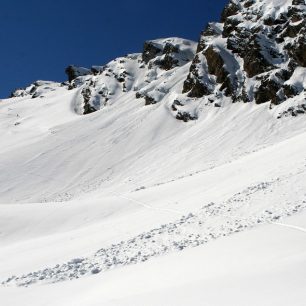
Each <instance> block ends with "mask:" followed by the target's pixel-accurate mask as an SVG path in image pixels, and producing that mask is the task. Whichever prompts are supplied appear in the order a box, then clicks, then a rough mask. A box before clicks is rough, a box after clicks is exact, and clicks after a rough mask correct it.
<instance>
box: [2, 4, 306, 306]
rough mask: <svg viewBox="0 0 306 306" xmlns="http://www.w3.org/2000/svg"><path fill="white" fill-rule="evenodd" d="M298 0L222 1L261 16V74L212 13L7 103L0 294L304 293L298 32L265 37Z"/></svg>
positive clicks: (105, 300) (305, 167) (298, 302)
mask: <svg viewBox="0 0 306 306" xmlns="http://www.w3.org/2000/svg"><path fill="white" fill-rule="evenodd" d="M295 3H296V4H292V1H288V0H273V1H255V2H252V1H249V2H246V3H244V1H236V0H234V1H232V7H229V8H228V10H227V11H226V13H227V14H228V16H227V18H228V20H229V21H230V20H232V21H233V24H230V23H229V24H228V23H227V24H226V26H227V27H228V26H229V25H232V26H238V25H239V22H240V21H241V20H242V18H245V20H244V21H243V22H242V23H241V27H242V26H243V27H244V29H247V31H246V32H248V30H251V29H254V27H253V26H254V24H256V25H260V24H259V23H260V22H261V23H262V29H263V32H262V35H261V36H260V37H259V38H258V45H257V47H258V48H259V50H261V49H260V48H261V47H262V46H265V44H267V46H265V48H264V50H263V51H262V50H261V51H262V53H258V54H257V56H258V57H259V58H261V59H262V63H263V65H264V64H265V62H264V59H265V58H266V59H267V58H268V59H270V60H271V61H270V62H273V65H274V64H275V66H274V67H270V66H267V67H264V68H265V69H266V70H264V72H260V73H258V74H257V75H256V74H255V75H254V76H252V73H251V74H250V75H249V77H247V78H246V76H245V74H246V71H244V70H243V69H244V64H245V63H244V62H243V60H244V59H243V58H242V57H240V56H239V55H237V54H236V53H235V52H232V51H230V49H229V48H228V46H229V44H228V42H229V40H228V39H226V38H225V37H223V36H222V35H223V34H224V33H223V32H222V31H224V29H226V27H225V23H214V24H209V26H208V28H207V29H206V31H204V32H203V33H202V38H201V40H200V43H199V45H198V48H197V44H196V43H195V42H192V41H189V40H186V39H180V38H166V39H157V40H153V41H148V42H146V43H145V47H144V51H143V53H142V54H141V53H135V54H129V55H127V56H125V57H121V58H117V59H115V60H113V61H111V62H110V63H108V64H106V65H105V66H93V67H92V68H91V69H87V68H82V67H75V66H69V67H68V68H67V70H66V72H67V71H68V72H67V74H68V78H69V82H63V83H56V82H49V81H37V82H35V83H33V84H31V85H30V86H28V87H27V88H25V89H18V90H16V91H15V92H14V93H13V94H12V97H11V98H9V99H4V100H1V101H0V135H1V136H0V137H1V138H0V140H1V146H0V305H1V306H2V305H3V306H17V305H18V306H20V305H24V306H69V305H71V306H98V305H103V306H104V305H105V306H111V305H112V306H120V305H122V306H123V305H124V306H137V305H139V306H161V305H165V306H172V305H175V306H179V305H182V306H183V305H184V306H185V305H205V306H224V305H226V306H245V305H248V306H259V305H260V306H288V305H292V306H305V305H306V290H305V288H306V141H305V139H306V120H305V118H306V96H305V92H306V91H305V90H306V68H305V67H304V66H303V63H302V60H303V54H302V56H301V57H300V58H299V57H298V56H299V55H300V54H299V53H297V54H295V53H294V52H295V51H296V50H294V48H293V47H292V48H293V49H292V48H291V49H292V50H291V51H290V52H291V53H292V52H293V53H292V54H293V55H292V54H291V56H295V59H296V60H299V61H300V63H302V64H300V65H298V64H297V63H292V62H290V63H289V61H290V58H289V55H288V54H289V53H288V52H289V51H288V52H287V51H286V52H287V53H286V52H285V51H284V50H285V49H284V48H283V46H284V44H285V43H287V42H288V41H291V40H292V41H295V39H297V38H298V39H299V44H301V46H302V43H303V41H302V38H303V37H302V36H301V35H300V36H299V37H291V36H292V33H293V32H291V31H297V29H296V28H295V26H299V24H295V25H294V27H293V29H291V30H290V31H289V34H290V35H291V36H290V35H289V34H288V33H287V34H288V35H289V36H290V38H288V37H287V38H286V37H285V38H286V41H284V42H283V45H282V44H279V45H278V46H274V45H273V46H272V47H273V48H272V49H271V48H270V47H271V46H268V42H267V41H266V39H267V37H270V38H271V37H272V38H271V39H272V40H273V35H274V34H273V31H272V30H275V28H273V27H274V26H275V25H274V24H273V22H274V21H275V20H277V23H279V24H281V25H282V26H284V25H286V24H287V23H284V22H283V20H282V18H283V17H284V12H287V11H288V7H289V6H291V5H293V6H294V8H295V10H293V11H292V12H291V13H292V14H293V17H292V18H293V20H298V19H299V18H302V17H301V16H304V15H303V14H304V12H305V11H304V8H305V5H304V4H302V3H301V1H295ZM242 4H243V6H242ZM237 7H238V8H239V9H240V10H242V12H243V14H240V13H237V12H239V9H238V11H237V12H236V13H237V14H236V15H235V13H233V11H232V10H234V11H235V9H237ZM232 13H233V14H234V15H232ZM256 14H258V16H259V17H260V18H261V19H260V18H259V19H258V18H256V16H257V15H256ZM294 14H295V15H294ZM233 16H234V17H233ZM258 16H257V17H258ZM264 17H265V18H266V17H267V18H266V19H265V21H263V18H264ZM268 17H271V18H272V17H273V18H274V19H273V18H272V19H271V18H270V19H269V18H268ZM277 18H279V19H277ZM288 18H289V17H288ZM290 18H291V17H290ZM252 20H253V21H252ZM258 20H259V21H258ZM273 20H274V21H273ZM301 20H303V19H301ZM251 21H252V22H251ZM235 22H238V23H237V24H236V23H235ZM275 22H276V21H275ZM257 23H258V24H257ZM288 24H289V23H288ZM288 24H287V25H288ZM248 27H249V28H248ZM284 27H285V26H284ZM276 28H278V31H281V30H280V27H276ZM237 29H238V28H237ZM237 29H236V30H237ZM286 30H287V29H285V28H284V30H282V31H283V32H284V33H286ZM265 31H267V32H266V33H270V34H271V33H272V34H273V35H272V34H271V35H272V36H271V35H270V34H269V35H266V36H264V33H265ZM299 31H300V29H299ZM301 31H302V30H301ZM233 32H235V31H233ZM222 33H223V34H222ZM235 33H236V34H237V33H239V30H237V31H236V32H235ZM250 33H251V32H248V35H249V34H250ZM256 33H257V32H256V31H255V34H256ZM284 33H283V34H284ZM240 34H241V33H240ZM242 34H243V33H242ZM242 34H241V35H242ZM244 34H245V33H244ZM244 34H243V35H244ZM255 34H254V35H255ZM287 34H286V35H287ZM278 35H281V33H278ZM284 35H285V34H284ZM293 36H294V35H293ZM250 37H251V36H250ZM236 38H237V37H236ZM238 38H239V37H238ZM251 38H252V37H251ZM251 38H250V39H251ZM278 38H279V39H280V37H278ZM237 42H238V43H241V41H240V40H239V39H238V40H237ZM242 42H243V40H242ZM270 43H271V41H270ZM206 44H207V45H206ZM242 45H243V43H242ZM199 47H201V48H203V50H204V51H203V50H200V49H201V48H199ZM210 47H212V48H210ZM231 47H233V45H232V46H231ZM287 47H288V45H287ZM269 48H270V49H269ZM277 48H278V51H279V53H278V54H277V56H276V53H275V52H276V51H275V50H276V49H277ZM301 48H302V47H301ZM287 49H288V48H287ZM199 50H200V51H199ZM271 50H272V51H273V50H274V51H275V52H274V51H273V52H274V53H273V52H272V51H271ZM196 52H197V53H196ZM203 52H204V53H203ZM269 52H270V53H269ZM284 52H285V53H284ZM205 53H206V55H205ZM283 53H284V54H285V55H284V54H283ZM251 55H254V54H251ZM255 55H256V52H255ZM207 58H211V61H212V62H215V64H216V65H218V66H219V67H218V69H216V71H214V69H212V67H211V66H210V65H209V64H210V63H208V60H207ZM250 58H252V60H254V57H250ZM280 59H281V62H280V63H278V61H280ZM255 63H256V56H255ZM289 64H290V65H289ZM287 66H288V67H289V66H291V68H290V67H289V68H290V69H292V70H290V69H289V68H288V67H287ZM292 67H293V68H292ZM213 68H214V67H213ZM253 68H254V67H253ZM255 68H256V67H255ZM287 68H288V69H289V70H290V71H291V74H290V71H289V70H288V71H287V70H286V69H287ZM224 69H225V70H226V69H227V70H229V72H230V73H229V74H226V73H225V75H223V76H222V75H221V76H220V75H219V79H220V78H221V79H222V82H223V85H222V84H221V83H222V82H221V83H220V82H219V81H218V76H217V74H218V73H221V74H222V73H224V72H226V71H225V70H224ZM269 69H270V70H269ZM277 69H283V70H277ZM209 71H210V72H209ZM271 71H272V72H271ZM251 72H252V71H251ZM212 73H215V75H213V74H212ZM286 75H287V79H286V80H285V79H284V78H285V77H286ZM275 80H278V81H277V82H280V83H277V82H274V81H275ZM200 81H203V82H204V83H203V84H202V85H201V83H199V82H200ZM231 82H232V83H233V84H234V85H235V86H236V87H237V88H236V89H235V90H234V92H233V93H232V96H231V94H229V93H228V94H226V88H227V90H230V89H231V88H230V86H229V84H231ZM273 82H274V83H273ZM233 84H232V85H233ZM204 85H205V86H204ZM225 85H226V86H227V87H224V86H225ZM259 85H260V86H263V87H264V86H267V88H261V89H260V86H259ZM188 86H189V87H190V88H189V87H188ZM201 86H202V87H201ZM203 86H204V87H203ZM277 86H279V87H277ZM184 87H185V88H186V87H187V89H188V90H186V91H185V92H184V90H183V88H184ZM269 88H272V90H276V89H277V95H278V98H279V100H277V99H276V100H275V101H274V102H273V103H272V102H271V101H270V100H269V99H270V98H269V97H270V96H269V94H271V93H270V92H269ZM256 90H262V92H261V94H262V95H263V98H264V99H265V98H267V97H268V101H269V102H266V101H261V102H260V103H261V104H260V103H259V102H258V101H260V99H259V100H256V101H255V100H254V93H255V94H256V93H257V91H256ZM267 92H268V93H267ZM240 94H241V96H240V98H243V97H244V98H245V95H247V96H248V99H246V100H243V99H242V100H241V99H240V100H239V99H236V100H235V99H234V97H236V98H237V97H238V96H237V95H240ZM233 95H234V96H233ZM235 95H236V96H235ZM275 97H276V93H275V95H274V97H272V98H275ZM257 98H258V97H257ZM264 99H263V100H264ZM242 101H244V102H242ZM233 102H236V103H233ZM255 102H256V103H255ZM270 102H271V103H270Z"/></svg>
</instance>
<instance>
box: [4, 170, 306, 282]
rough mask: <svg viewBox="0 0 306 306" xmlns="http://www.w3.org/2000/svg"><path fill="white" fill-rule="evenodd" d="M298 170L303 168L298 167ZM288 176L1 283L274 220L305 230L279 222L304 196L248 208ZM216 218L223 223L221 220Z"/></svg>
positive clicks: (67, 272) (95, 265)
mask: <svg viewBox="0 0 306 306" xmlns="http://www.w3.org/2000/svg"><path fill="white" fill-rule="evenodd" d="M298 173H302V172H301V171H298ZM287 179H288V177H283V178H278V179H275V180H273V181H270V182H262V183H259V184H257V185H253V186H250V187H248V188H246V189H245V190H243V191H242V192H239V193H237V194H235V195H234V196H232V197H231V198H229V199H228V200H226V201H224V202H222V203H219V204H218V203H213V202H212V203H209V204H207V205H204V206H203V207H202V208H201V209H200V210H199V211H197V212H195V213H189V214H188V215H187V216H182V217H181V218H180V219H178V220H176V221H174V222H171V223H168V224H164V225H161V226H160V227H157V228H154V229H152V230H150V231H148V232H144V233H141V234H139V235H137V236H135V237H134V238H132V239H129V240H126V241H121V242H119V243H116V244H112V245H111V246H109V247H107V248H103V249H100V250H98V251H97V252H96V253H94V254H93V255H92V256H89V257H86V258H74V259H71V260H70V261H69V262H66V263H63V264H57V265H55V266H54V267H48V268H45V269H42V270H39V271H34V272H31V273H28V274H24V275H21V276H11V277H9V278H8V279H6V280H4V281H2V283H1V284H2V285H4V286H8V285H17V286H29V285H32V284H36V283H55V282H59V281H66V280H73V279H77V278H80V277H82V276H88V275H92V274H97V273H100V272H104V271H107V270H109V269H113V268H115V267H120V266H125V265H130V264H136V263H140V262H145V261H147V260H148V259H150V258H153V257H156V256H160V255H165V254H167V253H169V252H173V251H182V250H184V249H186V248H190V247H197V246H200V245H203V244H205V243H208V242H209V241H212V240H215V239H217V238H220V237H225V236H229V235H231V234H234V233H238V232H242V231H245V230H248V229H251V228H253V227H255V226H258V225H262V224H271V223H272V224H275V225H278V226H285V227H289V228H293V229H296V230H300V231H303V232H306V230H305V229H303V228H299V227H296V226H291V225H287V224H283V223H279V222H278V221H279V220H280V219H281V218H282V217H288V216H291V215H293V214H296V213H298V212H300V211H302V210H304V209H305V208H306V196H305V195H304V198H303V200H296V201H295V202H291V203H288V202H287V201H284V203H279V204H278V205H277V206H276V205H274V206H271V207H268V209H267V206H264V208H263V207H261V209H258V211H256V212H255V213H254V211H253V212H252V211H251V210H250V212H248V205H249V203H250V202H251V201H252V200H253V199H254V198H256V197H257V196H258V195H259V197H260V196H264V198H266V197H267V196H269V194H273V193H272V190H273V189H274V187H275V185H277V184H279V183H280V182H282V181H286V180H287ZM118 196H119V197H122V198H124V199H126V200H129V201H133V202H134V203H136V204H138V205H141V206H143V207H145V208H147V209H158V208H154V207H151V206H150V205H148V204H146V203H143V202H140V201H137V200H133V199H131V198H129V197H127V196H123V195H118ZM259 202H260V201H259ZM158 210H162V211H165V212H171V213H175V214H178V213H179V211H176V210H170V209H158ZM241 210H242V212H241ZM220 219H222V220H223V222H220ZM218 221H219V222H218Z"/></svg>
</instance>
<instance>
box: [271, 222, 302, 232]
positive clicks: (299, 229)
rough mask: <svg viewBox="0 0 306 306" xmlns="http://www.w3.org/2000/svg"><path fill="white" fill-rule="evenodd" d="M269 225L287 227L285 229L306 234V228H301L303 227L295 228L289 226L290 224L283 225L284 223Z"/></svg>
mask: <svg viewBox="0 0 306 306" xmlns="http://www.w3.org/2000/svg"><path fill="white" fill-rule="evenodd" d="M271 224H274V225H278V226H283V227H287V228H290V229H294V230H297V231H300V232H303V233H306V228H303V227H300V226H295V225H290V224H285V223H279V222H271Z"/></svg>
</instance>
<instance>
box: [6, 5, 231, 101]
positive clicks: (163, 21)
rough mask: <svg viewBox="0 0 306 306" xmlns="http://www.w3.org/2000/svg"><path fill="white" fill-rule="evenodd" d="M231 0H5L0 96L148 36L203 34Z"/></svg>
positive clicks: (103, 59)
mask: <svg viewBox="0 0 306 306" xmlns="http://www.w3.org/2000/svg"><path fill="white" fill-rule="evenodd" d="M227 2H228V0H216V1H212V0H186V1H182V0H154V1H153V0H151V1H140V0H112V1H104V0H50V1H41V0H26V1H23V0H1V4H0V42H1V49H0V50H1V51H0V73H1V78H0V80H1V82H0V97H1V98H4V97H7V96H8V95H9V93H10V92H11V91H12V90H13V89H14V88H18V87H23V86H25V85H27V84H30V83H31V82H33V81H35V80H38V79H40V80H54V81H63V80H66V76H65V74H64V68H65V67H66V66H68V65H69V64H75V65H80V66H85V67H86V66H87V67H89V66H91V65H103V64H105V63H107V62H108V61H110V60H111V59H114V58H115V57H117V56H121V55H124V54H127V53H131V52H141V50H142V45H143V42H144V41H145V40H147V39H154V38H161V37H170V36H179V37H183V38H189V39H193V40H198V37H199V34H200V31H201V30H202V29H203V28H204V26H205V25H206V23H207V22H208V21H217V20H219V16H220V12H221V11H222V8H223V7H224V5H225V4H226V3H227Z"/></svg>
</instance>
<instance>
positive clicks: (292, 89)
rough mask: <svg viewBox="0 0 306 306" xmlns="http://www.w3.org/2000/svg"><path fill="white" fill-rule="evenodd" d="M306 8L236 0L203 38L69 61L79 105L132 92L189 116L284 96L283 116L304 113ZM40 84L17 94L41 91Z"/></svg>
mask: <svg viewBox="0 0 306 306" xmlns="http://www.w3.org/2000/svg"><path fill="white" fill-rule="evenodd" d="M305 71H306V9H305V2H304V0H293V1H291V0H269V1H255V0H241V1H239V0H232V1H230V3H229V4H228V5H227V6H226V7H225V9H224V10H223V12H222V16H221V19H220V22H215V23H209V24H208V25H207V27H206V28H205V29H204V30H203V31H202V33H201V37H200V40H199V42H198V44H195V43H194V42H191V41H188V40H185V39H179V38H167V39H158V40H152V41H147V42H145V44H144V49H143V52H142V54H140V53H139V54H138V53H137V54H130V55H127V56H125V57H121V58H117V59H115V60H113V61H111V62H110V63H108V64H106V65H105V66H93V67H92V68H91V69H87V68H82V67H76V66H73V65H72V66H69V67H67V69H66V73H67V75H68V79H69V84H68V83H64V84H62V86H64V87H66V88H67V89H69V90H71V89H77V91H78V95H77V97H76V99H75V105H74V108H75V111H76V112H77V113H79V114H88V113H91V112H94V111H97V110H100V109H102V108H104V107H107V105H108V104H111V103H114V102H115V101H116V100H117V99H118V97H121V96H123V95H125V94H126V93H128V92H134V95H135V99H142V100H143V101H144V105H152V104H156V103H166V104H167V105H169V113H171V114H172V115H173V116H174V117H176V118H177V119H181V120H184V121H189V120H193V119H197V118H198V117H199V116H200V115H201V114H200V112H199V108H201V107H200V106H201V105H209V104H212V105H214V106H216V107H222V106H225V105H226V104H228V103H235V102H243V103H248V102H253V103H256V104H262V103H270V107H271V108H273V107H276V106H277V105H279V104H281V103H283V102H286V105H287V106H288V107H287V108H285V109H284V107H281V108H280V112H279V115H278V116H279V117H281V116H283V115H288V114H289V115H293V116H296V115H298V114H302V113H304V112H305V111H306V105H305V81H303V80H305V75H306V72H305ZM40 87H41V85H39V84H38V83H35V84H34V85H32V86H30V87H29V88H28V89H26V90H17V91H15V92H14V93H12V96H13V97H18V96H24V95H31V96H32V97H33V98H37V97H39V95H40V94H39V92H40V91H41V89H40ZM41 95H42V93H41Z"/></svg>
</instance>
